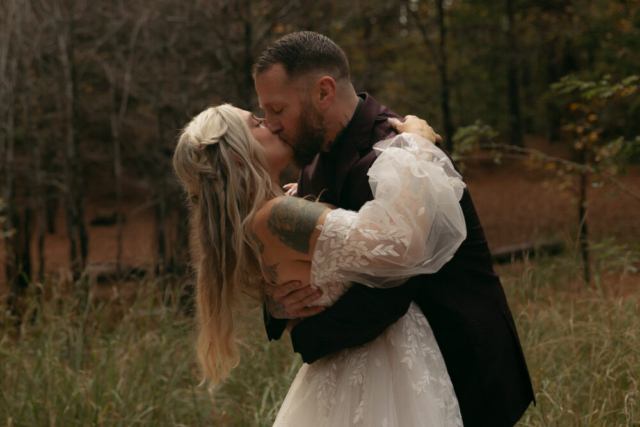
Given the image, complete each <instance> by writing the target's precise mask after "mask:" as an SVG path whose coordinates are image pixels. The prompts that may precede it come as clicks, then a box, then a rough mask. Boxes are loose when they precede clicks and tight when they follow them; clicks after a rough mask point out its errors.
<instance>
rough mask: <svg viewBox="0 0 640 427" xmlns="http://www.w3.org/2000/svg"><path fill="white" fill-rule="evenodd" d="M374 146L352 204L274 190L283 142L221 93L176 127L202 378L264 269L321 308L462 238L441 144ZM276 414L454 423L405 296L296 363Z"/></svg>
mask: <svg viewBox="0 0 640 427" xmlns="http://www.w3.org/2000/svg"><path fill="white" fill-rule="evenodd" d="M423 123H424V122H423ZM417 128H418V126H416V129H417ZM433 135H434V134H427V135H424V134H423V136H426V137H428V138H429V137H432V136H433ZM431 139H432V138H431ZM375 147H376V149H377V150H378V151H379V155H378V158H377V160H376V162H375V163H374V165H373V167H372V168H371V169H370V171H369V182H370V185H371V189H372V192H373V194H374V200H372V201H370V202H368V203H366V204H365V205H364V206H363V207H362V208H361V209H360V211H359V212H352V211H346V210H343V209H331V208H330V207H328V206H326V205H322V204H319V203H314V202H312V201H308V200H303V199H298V198H294V197H288V196H285V195H284V193H283V191H282V190H281V189H280V187H279V183H278V178H277V177H278V175H279V173H280V171H281V170H282V168H283V167H284V166H286V164H283V162H282V160H281V159H283V158H287V156H283V155H282V153H283V152H286V151H287V150H291V147H289V146H288V145H287V144H285V143H283V142H282V141H281V140H280V139H279V137H278V136H277V135H275V134H272V133H271V132H270V131H269V130H268V129H266V127H264V125H263V123H262V121H261V120H259V119H257V118H256V117H255V116H253V115H252V114H250V113H248V112H246V111H242V110H238V109H236V108H234V107H231V106H229V105H221V106H218V107H211V108H209V109H207V110H205V111H203V112H202V113H200V114H199V115H198V116H196V117H195V118H194V119H193V120H192V121H191V122H190V123H189V124H188V125H187V126H186V127H185V129H184V130H183V132H182V135H181V137H180V139H179V142H178V145H177V147H176V151H175V154H174V159H173V164H174V168H175V170H176V173H177V175H178V177H179V178H180V180H181V181H182V184H183V185H184V188H185V190H186V192H187V193H188V196H189V205H190V209H191V212H192V224H191V225H192V228H193V231H194V235H195V236H197V238H198V241H199V247H200V252H201V256H200V262H199V267H198V284H197V296H196V299H197V307H198V320H199V336H198V358H199V362H200V364H201V366H202V368H203V370H204V373H205V377H206V378H208V379H209V380H210V381H211V382H212V383H214V384H215V383H217V382H219V381H221V380H222V379H224V378H225V377H226V375H227V374H228V372H229V370H230V369H231V368H232V367H233V366H235V365H236V364H237V363H238V362H239V356H238V352H237V348H236V345H235V338H236V337H235V335H234V320H235V316H236V315H237V313H239V312H240V311H241V310H243V309H244V308H245V307H247V306H248V305H249V304H251V303H252V302H254V303H255V302H260V301H261V300H262V298H263V284H264V282H265V280H266V281H267V282H270V283H273V284H276V285H277V284H283V283H286V282H288V281H291V280H300V281H302V282H303V283H311V284H312V285H313V286H315V287H317V288H319V289H320V290H321V291H322V293H323V296H322V298H321V299H319V300H318V301H317V302H316V304H321V305H324V306H329V305H331V304H333V303H335V302H336V301H337V300H338V299H339V298H340V296H341V295H342V294H343V293H344V292H345V291H346V290H347V289H348V287H349V286H350V283H362V284H365V285H368V286H373V287H390V286H398V285H400V284H402V283H404V282H405V281H406V280H407V279H408V278H409V277H411V276H415V275H418V274H425V273H434V272H436V271H438V270H439V269H440V268H441V267H442V266H443V265H444V264H445V263H446V262H447V261H448V260H450V259H451V257H452V256H453V254H454V252H455V251H456V249H457V248H458V246H459V245H460V244H461V243H462V241H463V240H464V239H465V237H466V231H465V224H464V217H463V214H462V211H461V208H460V205H459V203H458V202H459V200H460V198H461V196H462V192H463V189H464V183H463V182H462V180H461V177H460V175H459V174H458V173H457V172H456V171H455V170H454V168H453V165H452V164H451V161H450V160H449V159H448V158H447V157H446V155H445V154H444V153H443V152H442V151H441V150H440V149H438V148H437V147H436V146H435V145H434V144H433V143H431V142H430V141H429V140H428V139H425V138H424V137H422V136H419V135H416V134H412V133H405V134H401V135H398V136H397V137H395V138H392V139H390V140H386V141H381V142H380V143H378V144H377V145H376V146H375ZM289 158H290V156H289ZM275 425H276V426H346V425H362V426H418V425H419V426H461V425H462V419H461V416H460V410H459V407H458V402H457V399H456V396H455V393H454V390H453V386H452V384H451V380H450V379H449V375H448V373H447V370H446V367H445V364H444V360H443V358H442V354H441V352H440V350H439V348H438V345H437V343H436V340H435V338H434V336H433V333H432V331H431V328H430V327H429V324H428V322H427V320H426V318H425V317H424V315H423V314H422V312H421V310H420V309H419V308H418V307H417V306H416V305H415V304H414V303H412V305H411V307H410V309H409V311H408V312H407V314H406V315H405V316H404V317H402V318H401V319H400V320H399V321H398V322H397V323H395V324H394V325H392V326H391V327H389V328H388V329H387V330H386V331H385V332H384V333H383V334H382V335H380V336H379V337H378V338H377V339H375V340H374V341H372V342H369V343H367V344H365V345H363V346H360V347H356V348H351V349H347V350H343V351H341V352H339V353H337V354H333V355H330V356H327V357H325V358H324V359H321V360H319V361H317V362H315V363H314V364H312V365H307V364H305V365H303V366H302V368H301V369H300V371H299V373H298V375H297V377H296V379H295V380H294V382H293V384H292V386H291V389H290V390H289V393H288V394H287V397H286V399H285V401H284V403H283V405H282V408H281V410H280V413H279V414H278V417H277V419H276V422H275Z"/></svg>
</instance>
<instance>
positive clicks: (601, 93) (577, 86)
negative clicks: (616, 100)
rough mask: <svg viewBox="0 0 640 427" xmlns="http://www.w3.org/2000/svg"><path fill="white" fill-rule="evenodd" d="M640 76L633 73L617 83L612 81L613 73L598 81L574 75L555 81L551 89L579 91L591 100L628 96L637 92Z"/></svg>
mask: <svg viewBox="0 0 640 427" xmlns="http://www.w3.org/2000/svg"><path fill="white" fill-rule="evenodd" d="M638 80H640V77H638V76H636V75H633V76H629V77H626V78H624V79H622V80H621V81H619V82H617V83H612V82H611V75H610V74H606V75H604V76H603V77H602V79H601V80H600V81H598V82H595V81H583V80H580V79H578V78H577V77H576V76H574V75H568V76H565V77H563V78H562V79H561V80H560V81H559V82H557V83H553V84H552V85H551V89H552V90H554V91H555V92H556V93H557V94H558V95H565V94H568V93H572V92H578V94H579V96H580V97H581V98H584V99H586V100H591V99H593V98H595V97H598V98H610V97H612V96H621V97H626V96H629V95H632V94H633V93H635V91H636V90H637V89H638V85H637V83H636V82H638Z"/></svg>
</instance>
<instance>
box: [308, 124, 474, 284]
mask: <svg viewBox="0 0 640 427" xmlns="http://www.w3.org/2000/svg"><path fill="white" fill-rule="evenodd" d="M374 148H375V149H376V150H379V151H380V154H379V156H378V159H377V160H376V161H375V163H374V164H373V166H372V167H371V168H370V169H369V173H368V175H369V183H370V185H371V189H372V192H373V195H374V200H372V201H370V202H367V203H366V204H365V205H364V206H363V207H362V208H361V209H360V211H358V212H353V211H347V210H344V209H335V210H333V211H331V212H330V213H329V214H328V215H327V217H326V220H325V223H324V224H323V225H322V226H319V227H318V228H320V230H321V233H320V237H319V238H318V243H317V245H316V248H315V250H314V253H313V258H312V265H311V283H312V284H314V285H316V286H320V285H323V284H328V283H339V282H342V283H344V282H355V283H362V284H365V285H368V286H371V287H377V288H388V287H394V286H398V285H401V284H403V283H404V282H405V281H406V280H407V279H409V278H410V277H413V276H416V275H419V274H429V273H435V272H437V271H438V270H439V269H440V268H441V267H442V266H443V265H444V264H445V263H446V262H447V261H449V260H450V259H451V258H452V257H453V254H454V253H455V252H456V250H457V249H458V247H459V246H460V244H461V243H462V242H463V240H464V239H465V238H466V236H467V232H466V227H465V221H464V215H463V213H462V209H461V207H460V204H459V201H460V199H461V198H462V193H463V191H464V188H465V184H464V182H463V181H462V177H461V176H460V174H459V173H458V172H456V170H455V169H454V167H453V164H452V163H451V160H449V158H448V157H447V156H446V155H445V154H444V152H443V151H442V150H440V149H439V148H438V147H436V146H435V144H433V143H432V142H430V141H428V140H426V139H424V138H422V137H420V136H417V135H414V134H401V135H398V136H396V137H394V138H392V139H390V140H386V141H381V142H379V143H377V144H376V145H375V146H374Z"/></svg>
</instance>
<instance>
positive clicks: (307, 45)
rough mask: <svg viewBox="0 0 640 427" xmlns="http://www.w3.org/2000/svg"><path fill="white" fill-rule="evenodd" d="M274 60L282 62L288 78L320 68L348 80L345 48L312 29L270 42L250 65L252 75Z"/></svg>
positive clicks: (335, 78) (260, 71)
mask: <svg viewBox="0 0 640 427" xmlns="http://www.w3.org/2000/svg"><path fill="white" fill-rule="evenodd" d="M275 64H282V65H283V66H284V69H285V70H286V71H287V76H288V77H289V78H290V79H292V78H294V79H295V78H298V77H302V76H305V75H307V74H309V73H312V72H322V73H325V75H327V76H330V77H331V78H333V79H334V80H335V81H336V82H338V81H340V80H343V79H347V80H349V61H348V60H347V55H345V53H344V51H343V50H342V49H340V47H339V46H338V45H337V44H335V43H334V42H333V41H332V40H331V39H329V38H328V37H325V36H323V35H322V34H318V33H314V32H312V31H300V32H297V33H291V34H287V35H286V36H284V37H282V38H280V39H278V40H276V41H275V42H274V43H272V44H271V45H269V46H268V47H267V49H266V50H265V51H264V52H262V54H261V55H260V57H259V58H258V60H257V61H256V63H255V64H254V65H253V71H252V75H253V78H254V79H255V78H256V77H257V76H258V74H260V73H262V72H263V71H265V70H267V69H268V68H270V67H271V66H272V65H275Z"/></svg>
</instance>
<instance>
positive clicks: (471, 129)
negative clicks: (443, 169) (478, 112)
mask: <svg viewBox="0 0 640 427" xmlns="http://www.w3.org/2000/svg"><path fill="white" fill-rule="evenodd" d="M498 135H500V132H498V131H496V130H495V129H493V128H492V127H491V126H489V125H487V124H485V123H483V122H482V120H476V122H475V123H474V124H472V125H470V126H463V127H460V128H458V130H456V133H455V135H454V136H453V142H454V146H455V147H456V154H457V155H462V154H466V153H469V152H471V151H472V150H474V149H476V148H479V147H480V146H482V145H485V144H488V143H490V142H493V141H494V140H495V138H497V137H498Z"/></svg>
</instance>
